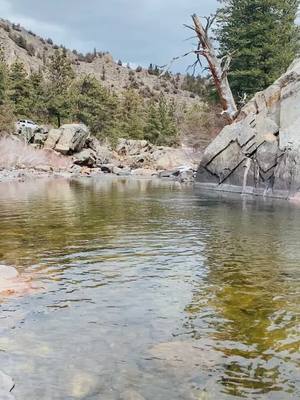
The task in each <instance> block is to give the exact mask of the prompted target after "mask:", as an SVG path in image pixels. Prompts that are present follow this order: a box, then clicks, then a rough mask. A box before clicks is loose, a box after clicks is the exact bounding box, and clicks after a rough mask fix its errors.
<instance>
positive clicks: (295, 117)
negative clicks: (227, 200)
mask: <svg viewBox="0 0 300 400" xmlns="http://www.w3.org/2000/svg"><path fill="white" fill-rule="evenodd" d="M299 104H300V59H298V60H296V61H295V62H294V63H293V64H292V65H291V67H290V68H289V70H288V71H287V72H286V73H285V74H284V75H283V76H281V77H280V78H279V79H278V80H277V81H276V82H275V83H274V84H273V85H272V86H270V87H269V88H267V89H266V90H265V91H263V92H260V93H257V94H256V95H255V97H254V98H253V99H252V100H251V101H250V102H249V103H248V104H247V105H246V106H245V107H244V108H243V109H242V110H241V113H240V115H239V117H238V119H237V121H235V122H234V123H233V124H231V125H229V126H226V127H225V128H224V129H223V130H222V131H221V133H220V134H219V135H218V136H217V137H216V139H215V140H213V141H212V142H211V144H210V145H209V146H208V147H207V148H206V150H205V152H204V156H203V159H202V161H201V163H200V166H199V169H198V172H197V177H196V181H197V182H198V183H199V184H200V185H202V186H203V187H207V188H213V189H217V190H224V191H234V192H239V193H250V194H256V195H265V196H275V197H284V198H289V197H293V196H295V194H296V193H297V192H299V190H300V136H299V131H300V115H299Z"/></svg>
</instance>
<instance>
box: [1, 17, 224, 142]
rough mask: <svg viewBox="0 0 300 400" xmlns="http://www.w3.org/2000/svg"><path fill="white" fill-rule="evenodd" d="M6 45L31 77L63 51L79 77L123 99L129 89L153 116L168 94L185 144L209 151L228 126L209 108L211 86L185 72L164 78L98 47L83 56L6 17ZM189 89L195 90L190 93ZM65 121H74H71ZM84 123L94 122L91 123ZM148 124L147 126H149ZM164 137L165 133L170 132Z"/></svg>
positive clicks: (7, 55)
mask: <svg viewBox="0 0 300 400" xmlns="http://www.w3.org/2000/svg"><path fill="white" fill-rule="evenodd" d="M0 45H1V48H2V51H3V55H4V59H5V62H6V64H7V65H8V66H9V67H11V66H12V65H14V63H15V62H16V61H20V62H21V63H22V64H23V65H24V68H25V71H26V72H27V73H28V75H29V76H30V75H31V74H32V73H35V72H38V71H46V70H47V68H48V67H49V64H50V63H51V60H52V58H53V56H54V55H55V54H56V53H57V50H58V49H63V52H64V54H66V56H67V58H68V59H69V60H70V62H71V66H72V68H73V70H74V72H75V76H76V77H77V78H80V77H84V76H87V75H89V76H93V77H94V78H96V79H97V81H98V82H99V83H100V84H101V85H102V86H103V87H105V88H106V89H108V90H109V91H110V92H111V93H115V94H116V95H117V96H118V97H119V99H122V98H123V96H124V93H126V91H128V90H133V91H134V92H136V94H137V95H138V96H139V98H141V99H142V102H143V103H144V104H143V105H142V106H141V107H142V108H144V109H145V112H146V114H147V113H148V115H149V107H148V106H149V104H150V103H151V102H150V100H154V102H157V103H158V102H159V99H160V98H161V97H162V96H163V98H164V99H166V102H167V103H168V104H169V106H168V107H170V108H169V110H171V109H172V107H173V105H174V107H173V111H174V115H173V116H172V118H173V124H174V126H175V130H176V133H175V130H174V135H175V136H176V137H177V143H181V144H183V145H185V146H189V147H196V148H204V147H206V145H207V144H208V143H209V141H210V140H211V139H212V138H213V137H215V136H216V134H217V133H218V132H219V131H220V130H221V128H222V127H223V125H224V121H223V119H222V117H220V116H219V115H218V111H219V110H218V108H217V107H214V106H212V105H211V104H210V105H208V104H207V101H206V100H205V98H204V96H203V94H202V93H206V94H207V83H208V82H207V81H206V80H205V79H203V78H200V77H197V78H196V77H192V76H189V75H183V74H175V75H172V74H171V73H169V72H168V73H166V74H165V75H164V76H160V72H159V68H158V67H157V66H152V65H151V64H150V65H149V67H148V68H147V69H145V68H142V67H137V68H135V69H132V68H130V67H129V66H124V65H123V64H122V62H121V61H116V60H114V58H113V56H112V55H111V54H110V53H108V52H101V51H97V50H96V49H95V50H94V51H93V52H92V53H87V54H81V53H78V52H77V51H76V50H72V51H71V50H68V49H66V48H64V47H63V46H59V45H57V44H55V43H53V41H52V39H50V38H48V39H44V38H42V37H40V36H38V35H36V34H35V33H33V32H32V31H30V30H26V29H24V28H23V27H21V26H20V25H19V24H14V23H12V22H10V21H7V20H3V19H0ZM186 88H188V89H190V90H191V91H188V90H184V89H186ZM199 94H200V95H201V96H202V97H200V95H199ZM158 107H159V106H158ZM146 108H147V110H146ZM156 108H157V107H156ZM173 111H172V112H173ZM167 112H169V111H167ZM14 114H15V117H16V118H20V117H22V118H24V117H25V118H26V117H28V118H29V119H36V120H37V121H40V122H42V123H50V124H51V123H53V120H41V118H38V117H37V116H36V114H35V113H34V112H33V115H31V114H32V113H30V112H29V113H28V112H25V113H24V112H22V113H20V112H18V110H16V111H15V112H14ZM150 118H151V116H150ZM65 122H72V121H71V120H65ZM84 122H85V123H89V121H84ZM142 124H143V125H144V126H145V123H144V122H143V123H142ZM114 128H115V127H114ZM114 130H116V129H114ZM162 134H163V135H164V132H163V133H162ZM120 135H124V136H125V137H127V138H129V137H133V138H135V136H136V135H134V134H128V133H127V134H126V133H124V132H122V131H121V132H120ZM118 137H120V136H119V134H118ZM139 138H141V136H140V135H139Z"/></svg>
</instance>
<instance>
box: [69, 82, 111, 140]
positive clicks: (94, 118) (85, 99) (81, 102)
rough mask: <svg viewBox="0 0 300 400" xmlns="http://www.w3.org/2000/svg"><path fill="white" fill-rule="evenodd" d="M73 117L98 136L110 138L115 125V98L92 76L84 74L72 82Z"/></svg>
mask: <svg viewBox="0 0 300 400" xmlns="http://www.w3.org/2000/svg"><path fill="white" fill-rule="evenodd" d="M73 91H74V102H73V118H75V119H76V120H78V121H80V122H83V123H85V124H86V125H88V126H89V128H90V130H91V132H92V133H93V134H94V135H96V136H97V137H98V138H106V137H108V138H109V139H112V137H113V136H115V129H116V127H117V117H116V112H117V108H118V107H117V106H118V104H117V103H118V102H117V98H116V96H114V95H113V94H111V93H110V92H109V91H108V90H107V89H106V88H104V87H103V86H102V85H101V84H100V83H99V81H98V80H97V79H96V78H95V77H94V76H89V75H87V76H84V77H82V78H81V79H80V80H79V81H77V82H76V83H75V84H74V87H73Z"/></svg>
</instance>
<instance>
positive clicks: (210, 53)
mask: <svg viewBox="0 0 300 400" xmlns="http://www.w3.org/2000/svg"><path fill="white" fill-rule="evenodd" d="M205 19H206V26H205V27H204V26H203V24H202V22H201V19H200V18H199V17H198V16H197V15H196V14H193V15H192V20H193V26H190V25H185V26H186V27H187V28H189V29H191V30H193V31H194V32H195V34H196V35H195V37H196V38H197V39H198V45H197V48H196V49H195V50H192V51H189V52H188V53H186V54H184V55H182V56H181V57H175V58H173V60H172V61H171V63H170V64H169V65H168V66H167V69H169V68H170V66H171V64H172V63H173V62H174V61H176V60H177V59H179V58H182V57H186V56H187V55H189V54H192V53H194V54H195V55H196V61H195V63H194V64H193V65H192V66H191V67H192V68H193V70H194V71H195V68H196V67H197V65H198V64H199V65H200V66H201V65H202V63H201V57H204V58H205V59H206V61H207V64H208V68H209V70H210V72H211V75H212V78H213V80H214V84H215V87H216V90H217V92H218V95H219V98H220V102H221V106H222V108H223V114H225V116H226V117H227V118H228V119H229V121H231V122H232V121H233V120H234V119H235V117H236V116H237V114H238V108H237V106H236V103H235V100H234V97H233V94H232V91H231V89H230V85H229V82H228V78H227V74H228V71H229V67H230V62H231V57H232V56H231V55H230V54H228V55H226V56H225V57H223V58H218V56H217V53H216V51H215V49H214V46H213V43H212V40H211V39H210V37H209V30H210V28H211V26H212V25H213V23H214V21H215V19H216V15H214V16H211V17H205Z"/></svg>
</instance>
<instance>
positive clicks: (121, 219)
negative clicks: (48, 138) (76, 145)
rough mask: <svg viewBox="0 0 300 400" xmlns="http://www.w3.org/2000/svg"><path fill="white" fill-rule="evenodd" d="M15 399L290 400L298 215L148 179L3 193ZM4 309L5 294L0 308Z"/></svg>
mask: <svg viewBox="0 0 300 400" xmlns="http://www.w3.org/2000/svg"><path fill="white" fill-rule="evenodd" d="M0 222H1V225H0V235H1V239H0V254H1V263H3V264H7V265H14V266H17V268H18V270H19V272H20V273H21V274H23V275H25V276H26V275H27V274H28V275H30V276H33V277H34V279H35V280H36V281H37V282H38V283H39V285H40V286H42V290H40V291H39V292H38V293H35V294H33V295H31V296H27V297H24V298H16V299H12V298H10V299H6V300H3V299H2V302H1V303H0V312H1V314H0V370H4V371H5V372H6V373H8V374H9V375H11V376H12V377H14V379H15V381H16V388H15V390H14V394H15V396H16V399H17V400H21V399H31V400H44V399H45V400H46V399H51V400H52V399H53V400H56V399H57V400H69V399H95V400H96V399H108V400H109V399H116V400H118V399H125V400H126V399H127V400H128V399H142V398H144V399H146V400H152V399H156V400H160V399H161V400H168V399H170V400H171V399H172V400H173V399H175V400H176V399H178V400H179V399H186V400H189V399H191V400H192V399H197V400H198V399H216V400H219V399H237V398H241V399H242V398H247V399H274V400H275V399H278V400H279V399H280V400H285V399H298V398H299V397H300V381H299V376H300V374H299V304H300V299H299V282H300V271H299V266H300V248H299V239H300V209H299V208H295V207H293V206H290V205H288V204H285V203H281V202H280V203H278V202H263V201H262V200H255V199H244V200H243V201H242V200H241V199H240V198H233V199H227V198H217V197H213V196H212V195H211V194H201V195H199V194H198V193H195V192H194V191H193V189H192V188H191V187H190V186H186V187H185V186H181V185H179V184H177V183H174V182H173V183H172V182H163V181H158V180H157V181H155V180H154V181H148V180H140V181H138V180H131V179H129V178H128V179H127V178H126V179H111V178H103V179H101V180H96V179H95V180H89V179H86V180H84V179H83V180H80V181H66V180H62V179H56V180H55V179H53V180H41V181H37V182H32V181H29V182H26V183H18V184H2V185H1V187H0ZM0 301H1V300H0Z"/></svg>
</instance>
